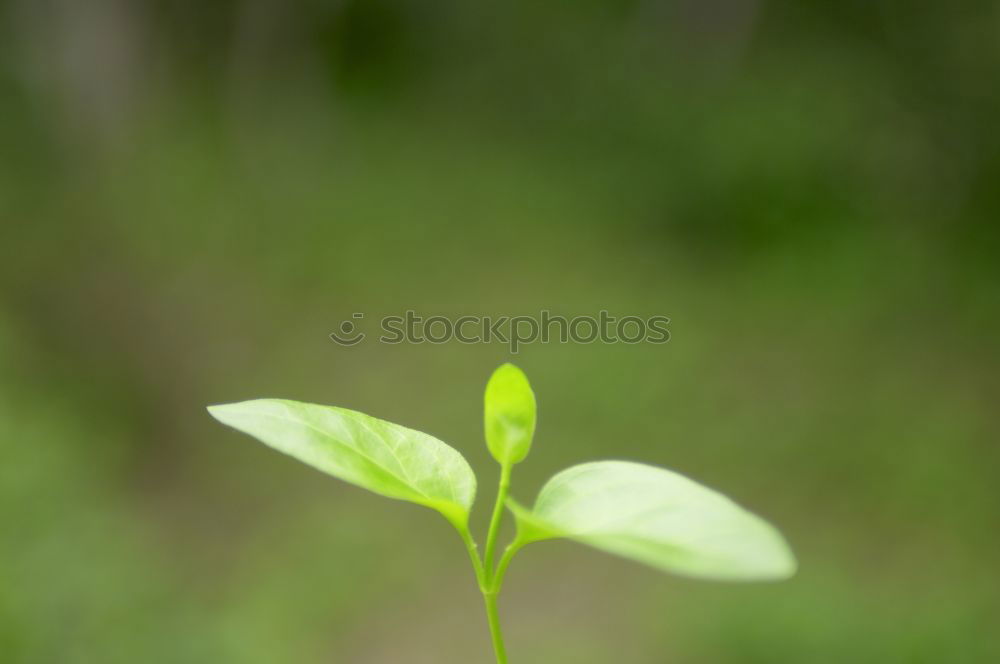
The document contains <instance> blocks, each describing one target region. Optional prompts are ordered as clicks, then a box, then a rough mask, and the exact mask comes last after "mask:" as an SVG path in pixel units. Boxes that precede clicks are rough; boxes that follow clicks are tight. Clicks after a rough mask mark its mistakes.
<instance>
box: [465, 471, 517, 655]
mask: <svg viewBox="0 0 1000 664" xmlns="http://www.w3.org/2000/svg"><path fill="white" fill-rule="evenodd" d="M511 466H512V464H509V463H505V464H502V465H501V466H500V486H499V488H498V489H497V500H496V504H494V506H493V517H492V518H491V519H490V529H489V532H488V533H487V535H486V550H485V555H484V558H483V563H482V564H481V565H479V571H478V572H477V574H478V575H479V578H480V582H479V588H480V590H482V592H483V601H484V602H485V603H486V619H487V621H488V622H489V624H490V638H492V639H493V652H494V653H495V654H496V656H497V664H507V650H506V648H505V647H504V643H503V631H502V630H501V629H500V613H499V610H498V608H497V594H498V593H499V592H500V588H499V587H498V586H497V584H496V582H495V579H496V578H500V579H501V580H502V579H503V571H505V570H506V567H507V564H508V563H509V562H510V560H509V559H508V556H507V554H506V553H505V554H504V559H505V560H506V562H503V561H502V562H503V564H502V566H501V567H500V568H498V571H500V572H501V573H500V574H499V577H497V576H496V575H495V573H494V569H493V560H494V557H495V554H496V548H497V536H498V535H499V534H500V522H501V521H502V520H503V511H504V503H506V502H507V492H508V491H509V490H510V469H511ZM507 551H508V552H509V551H510V547H508V548H507ZM474 564H475V563H474Z"/></svg>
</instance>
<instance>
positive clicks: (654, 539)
mask: <svg viewBox="0 0 1000 664" xmlns="http://www.w3.org/2000/svg"><path fill="white" fill-rule="evenodd" d="M509 507H510V509H511V511H512V512H514V514H515V516H516V517H517V521H518V529H519V537H520V538H521V540H522V541H524V542H531V541H539V540H544V539H552V538H557V537H564V538H569V539H572V540H576V541H578V542H582V543H584V544H589V545H590V546H593V547H595V548H597V549H601V550H603V551H607V552H609V553H614V554H617V555H620V556H623V557H625V558H631V559H632V560H636V561H638V562H641V563H645V564H647V565H651V566H653V567H656V568H659V569H661V570H665V571H668V572H674V573H677V574H681V575H685V576H692V577H700V578H709V579H719V580H765V579H781V578H786V577H788V576H791V575H792V574H794V573H795V568H796V563H795V558H794V556H793V555H792V553H791V551H790V550H789V548H788V545H787V544H786V543H785V540H784V539H783V538H782V536H781V534H780V533H779V532H778V531H777V530H776V529H775V528H774V527H772V526H771V525H770V524H768V523H767V522H766V521H764V520H763V519H761V518H760V517H758V516H756V515H754V514H751V513H750V512H748V511H746V510H745V509H743V508H742V507H740V506H739V505H737V504H736V503H734V502H733V501H731V500H730V499H729V498H726V497H725V496H723V495H722V494H720V493H717V492H715V491H713V490H711V489H709V488H707V487H704V486H702V485H700V484H698V483H697V482H694V481H692V480H690V479H688V478H686V477H684V476H683V475H679V474H678V473H674V472H672V471H669V470H665V469H663V468H657V467H655V466H648V465H644V464H639V463H631V462H626V461H599V462H594V463H585V464H582V465H579V466H574V467H572V468H569V469H567V470H564V471H563V472H561V473H558V474H557V475H556V476H555V477H553V478H552V479H550V480H549V481H548V483H546V485H545V486H544V487H543V488H542V490H541V492H540V493H539V495H538V500H537V501H536V503H535V507H534V509H533V510H529V509H527V508H525V507H523V506H521V505H519V504H517V503H514V502H512V501H511V502H510V503H509Z"/></svg>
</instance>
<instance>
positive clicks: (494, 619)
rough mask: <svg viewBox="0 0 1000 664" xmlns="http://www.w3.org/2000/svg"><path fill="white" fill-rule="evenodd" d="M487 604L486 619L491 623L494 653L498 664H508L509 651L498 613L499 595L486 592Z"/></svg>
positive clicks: (484, 597) (484, 598) (484, 596)
mask: <svg viewBox="0 0 1000 664" xmlns="http://www.w3.org/2000/svg"><path fill="white" fill-rule="evenodd" d="M483 600H485V602H486V619H487V620H488V621H489V623H490V637H492V639H493V651H494V652H495V653H496V656H497V664H507V649H506V648H505V647H504V644H503V632H502V631H501V629H500V614H499V613H498V611H497V594H496V593H495V592H484V593H483Z"/></svg>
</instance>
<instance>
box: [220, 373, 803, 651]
mask: <svg viewBox="0 0 1000 664" xmlns="http://www.w3.org/2000/svg"><path fill="white" fill-rule="evenodd" d="M208 410H209V412H210V413H211V414H212V415H213V416H214V417H215V418H216V419H217V420H219V421H220V422H222V423H223V424H227V425H229V426H231V427H233V428H234V429H237V430H239V431H242V432H244V433H247V434H250V435H251V436H253V437H255V438H257V439H258V440H260V441H261V442H263V443H264V444H266V445H269V446H270V447H273V448H274V449H276V450H278V451H280V452H284V453H285V454H289V455H291V456H293V457H295V458H296V459H299V460H300V461H303V462H305V463H307V464H309V465H311V466H313V467H315V468H318V469H319V470H321V471H323V472H325V473H328V474H330V475H333V476H334V477H337V478H339V479H341V480H344V481H345V482H350V483H351V484H355V485H357V486H360V487H362V488H365V489H368V490H369V491H372V492H374V493H377V494H380V495H382V496H386V497H388V498H396V499H398V500H406V501H409V502H412V503H417V504H419V505H424V506H426V507H429V508H431V509H433V510H437V511H438V512H440V513H441V514H442V515H443V516H444V518H446V519H447V520H448V522H449V523H451V525H452V526H454V527H455V530H457V531H458V534H459V536H460V537H461V538H462V541H463V542H464V543H465V547H466V549H467V550H468V553H469V558H470V560H471V561H472V566H473V568H474V570H475V574H476V580H477V581H478V583H479V589H480V591H482V594H483V598H484V600H485V604H486V616H487V621H488V623H489V628H490V635H491V637H492V640H493V648H494V652H495V654H496V660H497V662H498V663H499V664H506V662H507V655H506V651H505V647H504V640H503V635H502V632H501V629H500V619H499V615H498V611H497V596H498V595H499V594H500V590H501V588H502V587H503V580H504V576H505V575H506V573H507V568H508V566H509V565H510V562H511V560H512V559H513V558H514V556H515V555H516V554H517V553H518V551H520V550H521V549H522V548H523V547H524V546H526V545H527V544H531V543H533V542H539V541H542V540H547V539H554V538H566V539H570V540H574V541H577V542H580V543H581V544H586V545H588V546H591V547H594V548H596V549H600V550H602V551H606V552H608V553H612V554H616V555H618V556H622V557H624V558H629V559H632V560H635V561H638V562H640V563H645V564H646V565H649V566H650V567H653V568H655V569H658V570H662V571H665V572H672V573H675V574H680V575H684V576H689V577H697V578H703V579H715V580H727V581H758V580H777V579H783V578H787V577H789V576H791V575H792V574H794V573H795V568H796V563H795V558H794V556H793V555H792V553H791V551H790V550H789V548H788V545H787V544H786V543H785V540H784V539H783V538H782V536H781V534H780V533H779V532H778V531H777V530H776V529H775V528H774V527H773V526H771V525H770V524H768V523H767V522H766V521H764V520H763V519H761V518H760V517H758V516H756V515H754V514H751V513H750V512H748V511H747V510H745V509H743V508H742V507H740V506H739V505H737V504H736V503H734V502H733V501H731V500H730V499H729V498H726V497H725V496H723V495H722V494H720V493H717V492H715V491H713V490H712V489H709V488H707V487H704V486H702V485H700V484H698V483H697V482H694V481H692V480H690V479H688V478H686V477H684V476H683V475H679V474H678V473H675V472H672V471H669V470H666V469H664V468H657V467H655V466H649V465H645V464H640V463H633V462H629V461H597V462H592V463H584V464H581V465H578V466H573V467H571V468H568V469H567V470H564V471H562V472H560V473H557V474H556V475H555V476H554V477H552V479H550V480H549V481H548V482H547V483H546V484H545V486H544V487H542V490H541V492H540V493H539V494H538V498H537V499H536V500H535V504H534V507H527V506H524V505H522V504H521V503H518V502H516V501H515V500H513V499H512V498H510V497H508V491H509V488H510V478H511V470H512V469H513V467H514V465H515V464H517V463H519V462H521V461H523V460H524V458H525V457H526V456H527V455H528V452H529V451H530V450H531V443H532V440H533V438H534V433H535V411H536V406H535V395H534V393H533V392H532V390H531V386H530V385H529V383H528V379H527V378H526V377H525V375H524V373H523V372H522V371H521V370H520V369H518V368H517V367H515V366H514V365H512V364H505V365H503V366H501V367H500V368H499V369H497V370H496V371H495V372H494V373H493V376H492V377H491V378H490V380H489V383H488V384H487V386H486V396H485V423H484V424H485V432H486V444H487V447H488V448H489V450H490V453H491V454H492V455H493V458H494V459H496V460H497V462H498V463H499V464H500V486H499V490H498V491H497V498H496V502H495V505H494V508H493V516H492V518H491V520H490V525H489V530H488V531H487V536H486V545H485V549H484V551H483V555H482V557H480V553H479V549H478V546H477V545H476V542H475V540H474V539H473V536H472V533H471V531H470V530H469V514H470V512H471V510H472V504H473V500H474V499H475V495H476V476H475V474H474V473H473V472H472V468H471V467H470V466H469V464H468V463H467V462H466V460H465V459H464V458H463V457H462V455H461V454H459V452H458V451H457V450H455V449H454V448H452V447H450V446H448V445H447V444H445V443H443V442H441V441H440V440H438V439H437V438H434V437H433V436H429V435H427V434H425V433H421V432H419V431H414V430H413V429H407V428H406V427H402V426H399V425H398V424H392V423H390V422H385V421H383V420H379V419H376V418H374V417H369V416H368V415H364V414H362V413H359V412H356V411H352V410H346V409H344V408H334V407H331V406H317V405H313V404H307V403H301V402H297V401H287V400H281V399H256V400H253V401H244V402H241V403H233V404H225V405H219V406H210V407H209V409H208ZM505 506H506V508H507V509H508V510H510V512H511V513H512V514H513V515H514V519H515V522H516V525H517V531H516V535H515V537H514V539H513V541H512V542H511V543H510V544H509V545H508V546H507V547H506V548H505V549H504V551H503V553H502V554H501V555H500V558H499V560H497V559H496V553H497V539H498V535H499V532H500V523H501V521H502V519H503V515H504V507H505Z"/></svg>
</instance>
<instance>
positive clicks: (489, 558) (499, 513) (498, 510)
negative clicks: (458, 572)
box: [483, 463, 513, 583]
mask: <svg viewBox="0 0 1000 664" xmlns="http://www.w3.org/2000/svg"><path fill="white" fill-rule="evenodd" d="M512 465H513V464H510V463H505V464H503V465H502V466H501V467H500V487H499V488H498V489H497V500H496V504H495V505H494V506H493V517H492V518H491V519H490V529H489V532H488V533H487V535H486V555H485V558H484V559H483V567H485V571H486V582H487V583H490V582H491V581H492V579H493V560H494V556H495V553H496V549H497V536H498V535H499V534H500V522H501V521H503V511H504V504H505V503H506V502H507V492H508V491H510V471H511V467H512Z"/></svg>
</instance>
